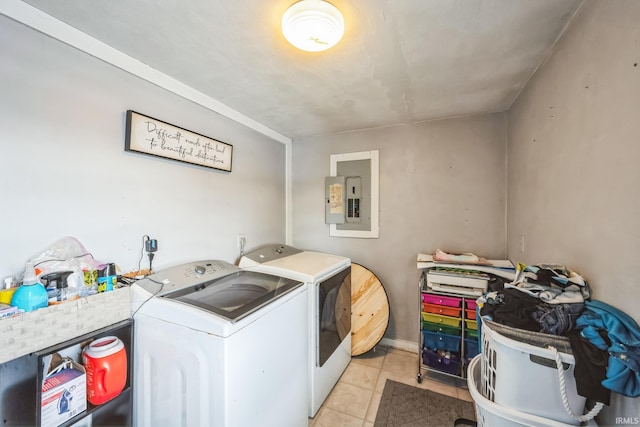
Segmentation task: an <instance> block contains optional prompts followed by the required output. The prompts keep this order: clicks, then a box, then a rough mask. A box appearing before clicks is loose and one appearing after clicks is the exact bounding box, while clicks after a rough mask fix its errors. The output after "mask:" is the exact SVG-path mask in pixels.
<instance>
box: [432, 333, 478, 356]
mask: <svg viewBox="0 0 640 427" xmlns="http://www.w3.org/2000/svg"><path fill="white" fill-rule="evenodd" d="M422 338H423V345H422V346H423V347H425V348H428V349H431V350H435V349H441V350H446V351H455V352H459V351H460V341H461V338H460V336H455V335H447V334H440V333H438V332H429V331H422ZM465 344H466V343H465ZM476 345H477V342H476Z"/></svg>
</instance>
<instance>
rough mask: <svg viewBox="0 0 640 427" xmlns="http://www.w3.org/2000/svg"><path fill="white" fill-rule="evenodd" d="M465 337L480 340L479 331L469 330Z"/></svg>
mask: <svg viewBox="0 0 640 427" xmlns="http://www.w3.org/2000/svg"><path fill="white" fill-rule="evenodd" d="M464 334H465V336H466V337H467V338H473V339H476V340H477V339H478V330H477V329H467V330H466V331H465V332H464Z"/></svg>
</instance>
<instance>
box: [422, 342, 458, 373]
mask: <svg viewBox="0 0 640 427" xmlns="http://www.w3.org/2000/svg"><path fill="white" fill-rule="evenodd" d="M422 361H423V362H424V364H425V365H427V366H429V367H431V368H433V369H437V370H439V371H443V372H447V373H449V374H453V375H459V374H460V360H459V359H458V357H457V356H455V355H451V356H450V357H445V356H441V355H439V354H438V353H435V352H433V351H431V350H428V349H426V348H425V349H424V350H422Z"/></svg>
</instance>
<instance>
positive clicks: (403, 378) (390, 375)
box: [374, 370, 418, 393]
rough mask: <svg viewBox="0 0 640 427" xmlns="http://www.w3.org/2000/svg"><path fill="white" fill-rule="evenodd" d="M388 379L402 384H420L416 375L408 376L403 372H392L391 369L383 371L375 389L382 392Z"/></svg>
mask: <svg viewBox="0 0 640 427" xmlns="http://www.w3.org/2000/svg"><path fill="white" fill-rule="evenodd" d="M387 379H389V380H392V381H395V382H398V383H402V384H409V385H416V386H417V385H418V381H416V377H415V376H407V375H402V374H397V373H395V372H390V371H384V370H383V371H381V372H380V375H379V376H378V382H377V383H376V387H375V389H374V390H375V391H376V392H377V393H382V391H383V390H384V384H385V382H386V381H387Z"/></svg>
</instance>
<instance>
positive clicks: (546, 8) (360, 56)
mask: <svg viewBox="0 0 640 427" xmlns="http://www.w3.org/2000/svg"><path fill="white" fill-rule="evenodd" d="M294 1H295V0H162V1H158V0H107V1H104V0H103V1H97V0H94V1H88V0H64V1H51V0H26V1H25V3H28V4H30V5H32V6H34V7H36V8H37V9H40V10H42V11H44V12H45V13H47V14H48V15H51V16H53V17H55V18H57V19H59V20H60V21H63V22H65V23H67V24H69V25H71V26H73V27H75V28H77V29H79V30H81V31H82V32H84V33H86V34H89V35H90V36H93V37H94V38H96V39H98V40H100V41H102V42H104V43H106V44H108V45H109V46H111V47H113V48H115V49H117V50H119V51H121V52H123V53H125V54H127V55H129V56H131V57H133V58H136V59H138V60H140V61H142V62H143V63H145V64H147V65H149V66H150V67H152V68H154V69H156V70H158V71H161V72H163V73H165V74H167V75H168V76H171V77H173V78H175V79H177V80H179V81H181V82H183V83H185V84H187V85H189V86H191V87H192V88H194V89H196V90H198V91H200V92H202V93H203V94H205V95H207V96H209V97H211V98H213V99H215V100H217V101H219V102H221V103H223V104H225V105H226V106H228V107H230V108H231V109H233V110H236V111H238V112H240V113H242V114H244V115H246V116H248V117H249V118H251V119H253V120H255V121H257V122H259V123H261V124H263V125H265V126H267V127H269V128H271V129H273V130H275V131H276V132H278V133H280V134H283V135H285V136H288V137H290V138H294V139H295V138H299V137H303V136H307V135H313V134H324V133H334V132H342V131H349V130H355V129H363V128H371V127H379V126H388V125H394V124H399V123H408V122H416V121H423V120H432V119H440V118H447V117H454V116H464V115H472V114H481V113H489V112H497V111H505V110H507V109H508V108H509V106H510V105H511V104H512V103H513V101H514V100H515V99H516V98H517V96H518V94H519V93H520V91H521V90H522V88H523V87H524V85H525V84H526V83H527V81H528V80H529V79H530V78H531V76H532V75H533V73H534V72H535V70H536V69H537V68H538V66H539V65H540V64H541V63H542V62H543V61H544V59H545V58H546V57H547V56H548V55H549V53H550V51H551V48H552V47H553V45H554V43H555V41H556V40H557V39H558V37H559V36H560V34H561V33H562V31H563V30H564V28H565V27H566V25H567V23H568V22H569V21H570V19H571V17H572V16H573V15H574V13H575V12H576V10H577V8H578V7H579V6H580V4H581V3H582V0H366V1H365V0H333V1H332V3H333V4H334V5H336V6H337V7H338V8H339V9H340V10H341V11H342V13H343V15H344V17H345V26H346V30H345V36H344V38H343V40H342V41H341V42H340V43H339V44H338V45H337V46H335V47H334V48H332V49H330V50H328V51H326V52H319V53H307V52H302V51H298V50H296V49H295V48H294V47H292V46H290V45H289V44H288V43H287V42H286V41H285V40H284V38H283V36H282V33H281V32H280V19H281V17H282V14H283V13H284V11H285V10H286V9H287V7H288V6H289V5H291V4H292V3H294Z"/></svg>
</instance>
